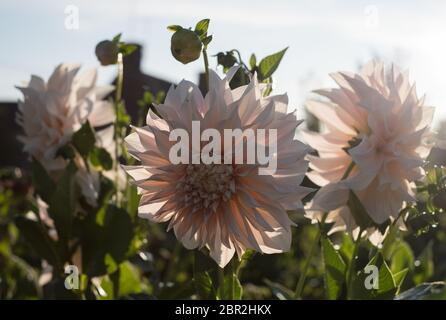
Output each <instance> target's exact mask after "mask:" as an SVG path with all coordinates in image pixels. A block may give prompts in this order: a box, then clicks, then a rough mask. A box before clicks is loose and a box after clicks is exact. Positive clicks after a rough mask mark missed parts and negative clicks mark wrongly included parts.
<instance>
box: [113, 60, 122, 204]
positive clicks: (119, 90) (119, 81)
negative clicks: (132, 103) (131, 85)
mask: <svg viewBox="0 0 446 320" xmlns="http://www.w3.org/2000/svg"><path fill="white" fill-rule="evenodd" d="M116 63H117V66H118V77H117V79H116V95H115V114H116V120H115V132H114V140H115V166H114V168H113V169H114V171H115V188H116V191H115V200H116V204H117V205H118V204H119V187H118V183H119V172H118V171H119V146H120V145H121V144H120V141H119V124H118V113H119V110H118V108H119V105H120V103H121V100H122V83H123V79H124V64H123V61H122V53H118V59H117V62H116Z"/></svg>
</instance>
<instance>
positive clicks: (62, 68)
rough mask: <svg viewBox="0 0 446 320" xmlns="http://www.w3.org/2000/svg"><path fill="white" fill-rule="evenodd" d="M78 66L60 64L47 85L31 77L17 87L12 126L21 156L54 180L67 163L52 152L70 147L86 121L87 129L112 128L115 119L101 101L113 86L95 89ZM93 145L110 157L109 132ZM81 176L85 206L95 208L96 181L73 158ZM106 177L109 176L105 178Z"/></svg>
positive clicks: (92, 79)
mask: <svg viewBox="0 0 446 320" xmlns="http://www.w3.org/2000/svg"><path fill="white" fill-rule="evenodd" d="M79 69H80V66H79V65H73V64H61V65H59V66H58V67H57V68H56V69H55V70H54V72H53V74H52V75H51V76H50V78H49V79H48V81H47V82H45V81H44V80H43V79H42V78H40V77H37V76H34V75H33V76H31V80H30V81H29V83H28V84H27V85H26V86H22V87H18V89H19V90H20V91H21V92H22V93H23V96H24V99H23V101H19V106H18V108H19V112H18V114H17V122H18V124H19V125H21V126H22V127H23V131H24V133H23V135H21V136H19V140H20V141H21V142H22V143H23V145H24V148H23V149H24V151H25V152H27V153H28V154H30V155H31V156H33V157H34V158H36V159H37V160H38V161H39V162H40V163H41V164H42V165H43V166H44V167H45V168H46V170H47V171H48V172H49V173H50V174H51V175H52V176H53V177H57V176H58V175H59V174H60V172H61V171H63V170H64V168H65V166H66V164H67V162H66V160H64V159H63V158H62V157H60V156H57V155H56V153H57V150H58V149H59V148H60V147H62V146H63V145H65V144H66V143H67V142H69V141H70V139H71V137H72V135H73V133H74V132H76V131H77V130H79V129H80V128H81V126H82V125H83V124H84V123H85V122H86V121H87V120H88V121H89V122H90V124H91V126H92V127H101V126H105V125H108V124H111V123H112V122H113V121H114V119H115V113H114V108H113V105H112V104H111V103H110V102H108V101H105V100H103V99H104V98H105V97H106V96H107V95H108V94H109V93H110V92H111V91H112V90H113V87H112V86H96V84H95V83H96V71H95V70H90V71H87V72H85V73H83V74H79V73H78V71H79ZM96 135H97V136H96V138H97V144H98V145H100V146H101V147H104V148H105V149H107V151H109V153H110V154H111V155H114V149H115V147H116V146H115V143H114V140H113V126H110V127H107V128H105V129H103V130H100V131H97V133H96ZM75 160H76V162H77V165H78V167H79V169H80V170H78V172H77V181H78V183H79V185H80V186H81V189H82V193H83V194H84V196H85V197H86V199H87V201H88V202H89V203H90V204H92V205H94V204H95V203H96V198H97V193H98V189H99V175H98V173H97V172H94V170H93V171H90V172H88V171H87V169H86V168H85V165H84V163H83V161H82V159H80V157H78V158H77V159H75ZM105 174H106V175H107V174H108V173H105Z"/></svg>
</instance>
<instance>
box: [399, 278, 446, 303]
mask: <svg viewBox="0 0 446 320" xmlns="http://www.w3.org/2000/svg"><path fill="white" fill-rule="evenodd" d="M444 287H445V283H444V282H431V283H422V284H419V285H418V286H416V287H414V288H411V289H409V290H407V291H404V292H403V293H401V294H399V295H398V296H396V297H395V298H394V300H423V299H425V298H428V297H429V296H430V295H434V294H436V293H438V292H439V291H441V290H443V289H444Z"/></svg>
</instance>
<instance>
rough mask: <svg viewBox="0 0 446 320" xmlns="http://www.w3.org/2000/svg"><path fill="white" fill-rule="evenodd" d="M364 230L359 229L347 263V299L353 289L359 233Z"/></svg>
mask: <svg viewBox="0 0 446 320" xmlns="http://www.w3.org/2000/svg"><path fill="white" fill-rule="evenodd" d="M363 231H364V230H363V229H362V228H360V229H359V234H358V238H356V240H355V246H354V248H353V254H352V258H351V259H350V262H349V264H348V268H347V299H350V298H351V294H352V289H353V283H352V281H353V275H354V273H355V267H356V258H357V255H358V251H359V245H360V243H361V235H362V232H363Z"/></svg>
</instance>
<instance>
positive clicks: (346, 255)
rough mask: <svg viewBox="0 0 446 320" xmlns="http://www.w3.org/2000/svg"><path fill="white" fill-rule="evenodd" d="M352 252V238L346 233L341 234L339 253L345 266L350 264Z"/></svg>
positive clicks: (353, 245) (353, 248) (353, 247)
mask: <svg viewBox="0 0 446 320" xmlns="http://www.w3.org/2000/svg"><path fill="white" fill-rule="evenodd" d="M354 250H355V244H354V242H353V240H352V237H351V236H350V235H349V234H348V233H346V232H343V233H342V245H341V248H340V249H339V253H340V254H341V257H342V259H343V260H344V262H345V263H346V264H348V263H350V260H351V259H352V256H353V251H354Z"/></svg>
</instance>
